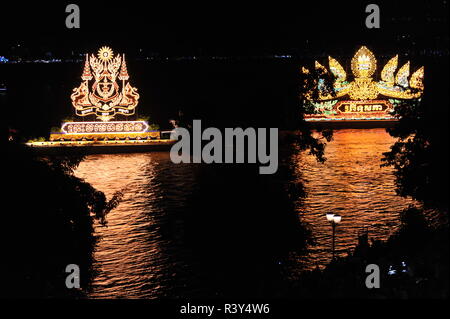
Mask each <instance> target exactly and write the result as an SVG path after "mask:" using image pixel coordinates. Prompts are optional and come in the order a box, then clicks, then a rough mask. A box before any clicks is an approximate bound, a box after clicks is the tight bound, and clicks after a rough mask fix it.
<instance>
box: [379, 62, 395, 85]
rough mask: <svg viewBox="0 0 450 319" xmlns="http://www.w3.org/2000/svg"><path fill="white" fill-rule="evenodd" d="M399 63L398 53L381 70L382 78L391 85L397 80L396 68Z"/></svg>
mask: <svg viewBox="0 0 450 319" xmlns="http://www.w3.org/2000/svg"><path fill="white" fill-rule="evenodd" d="M397 65H398V55H396V56H395V57H393V58H392V59H390V60H389V62H388V63H386V65H385V66H384V68H383V70H382V71H381V80H383V81H385V82H386V83H388V84H389V85H393V84H394V82H395V75H394V73H395V70H396V69H397Z"/></svg>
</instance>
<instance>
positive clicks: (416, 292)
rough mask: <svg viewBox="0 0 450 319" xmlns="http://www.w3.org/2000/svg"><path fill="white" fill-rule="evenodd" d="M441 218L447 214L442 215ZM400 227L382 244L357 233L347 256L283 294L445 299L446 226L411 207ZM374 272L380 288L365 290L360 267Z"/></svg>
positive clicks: (364, 273) (321, 296) (446, 285)
mask: <svg viewBox="0 0 450 319" xmlns="http://www.w3.org/2000/svg"><path fill="white" fill-rule="evenodd" d="M442 214H443V215H444V216H446V214H448V212H447V213H442ZM401 218H402V226H401V228H400V229H399V230H398V231H397V232H396V233H395V234H394V235H393V236H391V237H390V238H389V239H388V240H387V241H386V242H382V241H371V242H370V243H369V238H368V236H367V234H362V235H361V236H360V238H359V243H358V246H357V247H356V249H355V250H354V252H353V253H351V254H349V255H348V256H347V257H344V258H338V259H336V260H335V261H333V262H332V263H330V264H329V265H328V266H327V267H326V268H325V269H324V270H315V271H311V272H308V273H305V274H303V275H302V276H301V278H300V279H299V280H298V281H296V282H295V283H294V284H293V285H291V286H290V288H289V291H288V292H287V295H288V296H295V297H306V298H318V297H320V298H353V299H366V298H376V299H386V298H394V299H411V298H431V299H443V298H448V291H449V290H448V287H449V285H448V283H449V278H448V271H447V270H448V266H449V257H448V252H449V242H448V236H449V231H448V230H449V229H448V222H445V224H441V225H439V226H436V225H430V223H429V221H427V219H426V218H425V216H424V212H423V211H422V210H419V209H417V208H414V207H410V208H409V209H407V210H405V211H403V212H402V213H401ZM369 264H375V265H378V266H379V269H380V288H379V289H375V288H373V289H368V288H367V287H366V278H367V276H369V274H370V273H371V272H368V273H366V266H367V265H369Z"/></svg>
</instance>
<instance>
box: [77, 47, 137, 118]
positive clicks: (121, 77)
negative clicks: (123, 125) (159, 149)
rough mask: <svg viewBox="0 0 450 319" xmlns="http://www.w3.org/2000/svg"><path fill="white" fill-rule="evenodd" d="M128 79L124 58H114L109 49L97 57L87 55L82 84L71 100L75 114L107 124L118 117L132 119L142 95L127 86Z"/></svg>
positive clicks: (104, 48) (105, 48) (119, 56)
mask: <svg viewBox="0 0 450 319" xmlns="http://www.w3.org/2000/svg"><path fill="white" fill-rule="evenodd" d="M129 78H130V77H129V75H128V71H127V65H126V62H125V55H122V56H121V55H119V54H118V55H116V56H114V53H113V51H112V50H111V49H110V48H109V47H102V48H101V49H100V50H99V51H98V55H97V57H96V56H95V55H93V54H92V55H91V56H89V55H87V54H86V60H85V63H84V69H83V74H82V76H81V79H82V80H83V82H81V84H80V86H79V87H78V88H75V89H74V90H73V91H74V93H73V94H72V95H71V97H70V98H71V100H72V105H73V106H74V108H75V110H76V114H77V115H79V116H87V115H91V114H95V115H96V116H97V119H100V120H101V121H105V122H106V121H110V120H111V119H113V118H114V116H115V115H116V114H122V115H127V116H128V115H133V114H134V110H135V108H136V106H137V104H138V100H139V94H138V93H137V89H136V88H134V87H132V86H131V85H130V83H129V82H128V79H129Z"/></svg>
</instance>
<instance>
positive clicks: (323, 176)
mask: <svg viewBox="0 0 450 319" xmlns="http://www.w3.org/2000/svg"><path fill="white" fill-rule="evenodd" d="M394 142H395V139H394V138H392V137H391V136H390V135H389V134H388V133H387V132H386V131H385V129H367V130H361V129H354V130H351V129H345V130H336V131H335V132H334V138H333V141H332V142H331V143H329V144H328V145H327V148H326V153H325V155H326V158H327V161H326V162H325V163H324V164H321V163H317V162H316V160H315V159H314V158H312V157H311V156H307V155H305V154H300V155H298V156H297V158H296V165H297V171H298V172H299V173H300V176H301V179H302V180H303V183H304V185H305V187H306V191H307V193H308V196H307V197H306V199H305V200H304V201H303V202H302V203H300V204H299V205H298V210H299V215H300V218H301V219H302V220H303V221H304V222H306V223H307V224H308V225H309V226H310V227H311V230H312V234H313V237H314V240H315V244H314V245H310V247H309V248H308V256H307V257H306V258H302V259H303V262H306V267H308V268H314V267H315V266H323V265H326V264H327V263H328V262H329V261H330V259H331V233H332V229H331V225H330V224H329V222H328V221H327V220H326V218H325V214H326V213H328V212H330V213H335V214H339V215H341V216H342V221H341V223H340V224H338V226H337V227H336V255H337V256H339V255H341V256H343V255H345V254H346V252H347V251H348V250H350V249H352V248H354V246H355V244H356V241H357V237H358V234H359V233H360V232H361V231H363V230H364V228H366V227H367V230H368V232H369V236H370V237H371V238H373V239H381V240H385V239H387V238H388V237H389V235H391V234H392V233H393V232H394V231H395V230H396V228H397V227H398V224H399V212H400V211H401V210H402V209H404V208H406V207H408V206H409V205H410V204H413V203H414V202H413V201H412V200H409V199H405V198H401V197H399V196H397V195H396V193H395V185H394V175H393V171H392V168H391V167H380V165H381V164H382V162H381V157H382V153H383V152H387V151H389V149H390V146H391V145H392V144H393V143H394Z"/></svg>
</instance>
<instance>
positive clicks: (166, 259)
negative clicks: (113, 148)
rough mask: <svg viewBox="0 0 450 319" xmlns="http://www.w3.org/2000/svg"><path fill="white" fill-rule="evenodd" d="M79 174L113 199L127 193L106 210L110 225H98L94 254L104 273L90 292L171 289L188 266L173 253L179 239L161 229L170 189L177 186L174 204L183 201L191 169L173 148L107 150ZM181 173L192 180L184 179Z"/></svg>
mask: <svg viewBox="0 0 450 319" xmlns="http://www.w3.org/2000/svg"><path fill="white" fill-rule="evenodd" d="M180 170H183V171H182V172H179V171H180ZM75 174H76V176H78V177H80V178H84V179H85V180H86V181H87V182H89V183H91V184H92V185H93V186H94V187H95V188H96V189H98V190H100V191H102V192H104V193H105V195H106V196H107V198H108V199H109V198H111V197H112V195H113V194H114V193H115V192H116V191H123V193H124V197H123V201H122V202H121V203H120V204H119V206H118V207H117V208H116V209H114V210H112V211H111V212H110V213H109V215H108V216H107V221H108V227H101V226H100V225H97V226H96V227H95V232H96V235H98V236H100V240H99V242H98V244H97V248H96V252H95V254H94V257H95V260H96V266H97V267H98V268H99V274H98V275H97V276H96V277H95V278H94V281H93V285H92V288H93V289H92V292H91V294H90V297H92V298H112V297H113V298H156V297H161V296H164V295H166V294H168V293H169V290H170V289H171V288H172V287H173V286H174V283H173V277H174V276H175V274H176V273H177V271H178V270H179V269H180V267H183V266H182V265H180V264H179V262H178V261H177V260H175V259H174V258H173V257H172V256H171V255H169V253H168V252H169V251H171V249H173V246H174V243H173V242H174V241H176V239H174V238H170V237H169V238H164V237H163V235H162V232H161V229H160V228H161V225H163V224H164V220H165V219H166V218H167V217H166V216H165V214H164V213H163V210H164V209H165V207H164V203H165V205H170V204H171V200H172V198H173V197H172V195H171V193H173V192H177V193H176V194H175V197H176V203H175V205H178V203H180V204H181V205H182V202H183V197H184V193H183V191H184V190H186V189H187V191H188V190H189V187H188V186H187V185H189V183H191V184H192V183H193V182H192V181H190V178H189V176H190V174H189V171H186V170H185V169H184V168H183V166H176V167H175V166H174V165H172V163H171V162H170V158H169V154H168V153H151V154H107V155H90V156H87V158H86V159H85V160H84V161H83V162H82V163H80V165H79V167H78V168H77V170H76V172H75ZM177 174H180V175H182V176H177ZM161 178H162V179H161ZM180 178H181V179H183V181H184V182H187V185H186V184H182V185H179V184H178V182H177V181H179V180H180ZM161 184H165V185H164V186H163V187H161ZM180 186H182V187H181V189H179V187H180Z"/></svg>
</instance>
